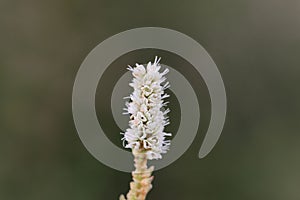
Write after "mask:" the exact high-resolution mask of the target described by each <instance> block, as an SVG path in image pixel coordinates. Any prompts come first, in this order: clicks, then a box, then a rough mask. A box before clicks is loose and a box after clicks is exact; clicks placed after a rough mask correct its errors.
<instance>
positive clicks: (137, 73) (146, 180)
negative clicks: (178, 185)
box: [120, 57, 171, 200]
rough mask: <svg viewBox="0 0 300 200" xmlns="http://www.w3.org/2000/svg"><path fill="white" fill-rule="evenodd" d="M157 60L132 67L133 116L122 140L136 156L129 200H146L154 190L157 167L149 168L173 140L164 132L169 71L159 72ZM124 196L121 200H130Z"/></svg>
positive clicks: (130, 104)
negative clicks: (154, 172) (151, 190)
mask: <svg viewBox="0 0 300 200" xmlns="http://www.w3.org/2000/svg"><path fill="white" fill-rule="evenodd" d="M159 60H160V59H158V58H157V57H155V60H154V63H151V62H149V63H148V64H147V66H146V67H144V66H143V65H140V64H136V67H134V68H132V67H131V66H129V67H128V70H130V71H131V72H132V75H133V77H134V78H133V79H132V82H131V83H130V84H129V85H130V86H131V87H133V93H132V94H131V95H130V96H129V97H127V98H129V99H130V101H129V102H127V103H126V108H124V110H125V111H126V112H125V114H129V115H130V121H129V126H130V128H128V129H127V130H126V131H125V133H121V134H123V135H124V137H123V138H122V140H123V144H124V146H125V147H126V148H130V149H132V153H133V155H134V163H135V164H134V166H135V171H133V172H132V179H133V181H132V182H131V183H130V190H129V192H128V193H127V195H126V198H127V200H145V198H146V195H147V193H148V192H149V191H150V189H151V188H152V185H151V182H152V179H153V176H151V173H152V172H153V170H154V167H153V166H152V167H149V168H148V167H147V160H152V159H160V158H162V156H161V154H162V153H166V152H167V150H168V149H169V146H170V141H169V140H165V137H166V136H171V133H166V132H164V127H165V126H166V125H167V124H169V120H168V117H167V113H168V112H169V111H170V110H169V109H164V107H165V106H166V104H167V103H168V102H164V99H165V98H167V97H169V95H168V94H165V92H164V90H165V89H166V88H168V87H169V83H168V82H166V78H165V77H164V75H165V74H167V73H168V71H169V70H168V69H165V70H164V71H163V72H159V70H160V68H161V66H160V64H159ZM126 198H125V196H124V195H121V196H120V200H126Z"/></svg>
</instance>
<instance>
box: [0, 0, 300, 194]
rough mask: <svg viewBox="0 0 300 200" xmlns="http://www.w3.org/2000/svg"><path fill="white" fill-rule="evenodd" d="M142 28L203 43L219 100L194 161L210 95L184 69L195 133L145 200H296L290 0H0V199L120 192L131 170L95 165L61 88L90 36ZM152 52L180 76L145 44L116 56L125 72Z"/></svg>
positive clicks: (298, 41)
mask: <svg viewBox="0 0 300 200" xmlns="http://www.w3.org/2000/svg"><path fill="white" fill-rule="evenodd" d="M143 26H157V27H165V28H171V29H174V30H177V31H180V32H183V33H185V34H187V35H189V36H191V37H192V38H194V39H195V40H197V41H198V42H199V43H200V44H201V45H203V47H204V48H205V49H206V50H207V51H208V53H209V54H210V55H211V57H212V58H213V59H214V61H215V62H216V64H217V66H218V68H219V70H220V72H221V74H222V77H223V80H224V83H225V87H226V91H227V98H228V113H227V119H226V124H225V127H224V130H223V133H222V136H221V138H220V140H219V142H218V143H217V145H216V146H215V148H214V150H213V151H212V152H211V153H210V154H209V155H208V156H207V157H206V158H204V159H202V160H200V159H198V157H197V154H198V150H199V148H200V145H201V142H202V139H203V137H204V134H205V130H206V129H207V124H208V121H209V115H210V110H209V96H208V95H207V90H206V88H205V84H204V83H203V81H202V80H201V78H199V77H196V76H193V73H187V76H190V79H191V81H192V82H193V81H194V82H193V83H197V82H195V81H199V85H196V86H195V85H194V87H195V89H197V88H198V89H199V91H200V96H198V97H199V99H200V107H201V115H202V121H201V125H200V130H199V133H198V136H197V137H196V139H195V141H194V143H193V145H192V146H191V147H190V148H189V150H188V151H187V152H186V153H185V154H184V155H183V156H182V157H181V158H180V159H178V160H177V161H176V162H175V163H173V164H172V165H170V166H169V167H166V168H164V169H162V170H159V171H156V172H155V180H154V183H153V184H154V188H153V190H152V191H151V192H150V193H149V196H148V199H149V200H150V199H153V200H154V199H155V200H160V199H187V200H189V199H205V200H220V199H222V200H226V199H228V200H232V199H243V200H253V199H256V200H266V199H272V200H282V199H284V200H299V199H300V156H299V154H300V135H299V130H300V123H299V119H300V105H299V102H300V93H299V84H300V56H299V55H300V1H293V0H286V1H280V0H245V1H239V0H228V1H224V0H222V1H221V0H211V1H202V0H193V1H178V0H173V1H149V0H148V1H147V0H123V1H108V0H107V1H101V0H100V1H83V0H73V1H72V0H52V1H50V0H44V1H37V0H24V1H16V0H2V1H0V36H1V37H0V95H1V96H0V199H1V200H19V199H22V200H41V199H43V200H50V199H51V200H52V199H63V200H66V199H72V200H83V199H84V200H96V199H118V197H119V195H120V194H121V193H126V192H127V190H128V183H129V181H130V179H131V176H130V174H127V173H123V172H118V171H115V170H113V169H110V168H108V167H106V166H104V165H103V164H102V163H100V162H99V161H97V160H96V159H94V158H93V157H92V156H91V155H90V154H89V153H88V152H87V150H86V149H85V147H84V146H83V145H82V143H81V141H80V139H79V137H78V135H77V132H76V130H75V127H74V124H73V118H72V111H71V94H72V86H73V82H74V79H75V76H76V72H77V70H78V69H79V66H80V64H81V62H82V61H83V59H84V58H85V57H86V55H87V54H88V53H89V52H90V51H91V50H92V49H93V48H94V47H95V46H96V45H97V44H99V43H100V42H102V41H103V40H105V39H106V38H108V37H109V36H111V35H114V34H116V33H119V32H121V31H125V30H127V29H131V28H136V27H143ZM157 54H158V55H160V56H162V62H165V63H166V64H169V65H170V66H172V65H177V68H178V69H179V70H180V69H182V73H184V71H185V70H183V69H186V68H187V67H186V66H185V65H188V64H186V63H185V62H183V61H180V60H178V58H176V56H174V55H170V54H168V53H166V52H159V51H155V50H149V51H147V50H146V51H143V52H140V53H139V52H132V53H129V54H128V55H124V56H122V57H121V58H120V59H118V60H117V61H116V62H115V64H114V65H116V66H119V67H120V68H121V69H122V70H124V67H126V65H127V64H133V63H134V62H135V61H139V62H146V61H148V60H152V59H153V55H157ZM117 63H119V64H117ZM121 64H122V65H121ZM123 64H124V65H123ZM125 64H126V65H125ZM181 64H182V65H181ZM112 65H113V64H112ZM184 67H185V68H184ZM190 67H191V66H190ZM112 69H114V68H112ZM117 72H120V71H118V70H117V71H116V73H117ZM113 77H114V75H113V74H112V75H111V78H113ZM108 79H109V78H108ZM171 84H172V83H171ZM106 86H107V85H106ZM106 86H105V84H104V87H106ZM107 87H108V88H109V85H108V86H107ZM102 91H106V93H101V88H99V90H98V92H97V99H96V101H97V102H98V103H97V111H98V113H101V118H102V120H103V121H102V123H104V124H107V126H108V129H110V130H111V132H110V133H107V134H108V137H109V138H110V139H111V140H112V141H113V142H114V143H116V144H118V145H119V146H120V145H121V142H120V138H121V136H120V135H119V132H117V131H118V130H117V129H116V128H114V124H111V120H108V119H110V118H109V116H110V114H109V113H108V112H107V110H105V106H103V105H102V103H101V96H102V97H103V98H104V96H105V97H108V96H107V95H110V91H109V90H102ZM202 94H203V95H202ZM172 101H174V102H176V101H175V100H172ZM99 102H100V103H99ZM101 105H102V106H101ZM174 105H175V104H174ZM176 105H177V104H176ZM173 107H174V106H173ZM174 109H175V111H174ZM174 109H173V111H174V112H173V113H172V114H171V115H172V118H174V120H175V121H176V117H178V112H177V111H176V108H174ZM177 110H178V109H177ZM106 115H107V117H106ZM105 120H106V121H105ZM171 123H172V120H171ZM109 124H111V125H109ZM173 124H175V123H173ZM110 126H111V127H110ZM169 128H170V130H172V128H173V129H174V130H175V129H176V127H172V124H171V125H170V127H169ZM114 130H116V131H114ZM118 142H119V143H118Z"/></svg>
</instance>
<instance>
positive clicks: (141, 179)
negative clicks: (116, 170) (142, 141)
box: [120, 149, 154, 200]
mask: <svg viewBox="0 0 300 200" xmlns="http://www.w3.org/2000/svg"><path fill="white" fill-rule="evenodd" d="M132 153H133V155H134V166H135V171H133V172H132V179H133V181H132V182H131V183H130V190H129V192H128V194H127V200H145V199H146V195H147V193H148V192H149V191H150V190H151V188H152V185H151V182H152V180H153V176H151V174H152V172H153V170H154V167H153V166H152V167H150V168H147V156H146V153H145V150H142V149H139V150H135V149H133V151H132ZM120 200H126V199H125V197H124V195H121V196H120Z"/></svg>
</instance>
